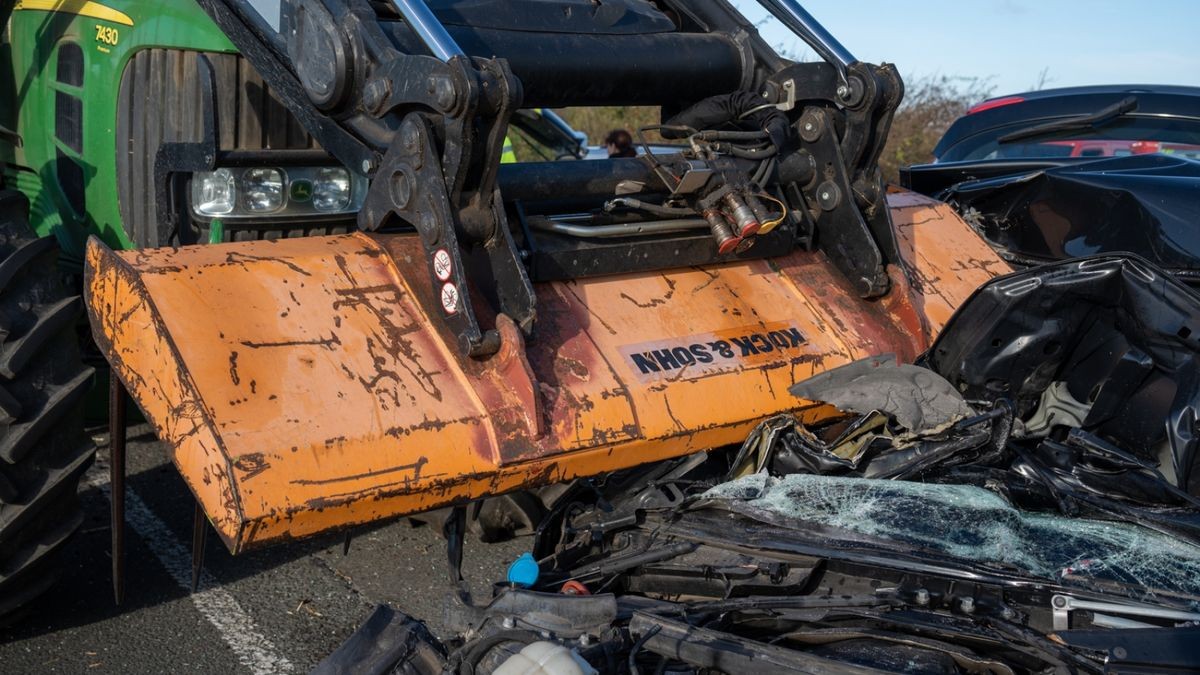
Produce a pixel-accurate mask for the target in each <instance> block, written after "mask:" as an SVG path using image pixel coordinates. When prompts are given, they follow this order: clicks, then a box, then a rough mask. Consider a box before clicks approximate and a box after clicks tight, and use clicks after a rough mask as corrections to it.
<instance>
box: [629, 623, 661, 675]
mask: <svg viewBox="0 0 1200 675" xmlns="http://www.w3.org/2000/svg"><path fill="white" fill-rule="evenodd" d="M661 630H662V626H654V627H653V628H651V629H650V630H648V631H646V634H645V635H643V636H642V637H640V638H638V640H637V642H635V643H633V647H631V648H630V649H629V672H630V673H631V674H632V675H640V672H639V671H638V667H637V655H638V652H640V651H642V647H644V646H646V643H647V642H649V641H650V638H652V637H654V636H655V635H658V632H659V631H661Z"/></svg>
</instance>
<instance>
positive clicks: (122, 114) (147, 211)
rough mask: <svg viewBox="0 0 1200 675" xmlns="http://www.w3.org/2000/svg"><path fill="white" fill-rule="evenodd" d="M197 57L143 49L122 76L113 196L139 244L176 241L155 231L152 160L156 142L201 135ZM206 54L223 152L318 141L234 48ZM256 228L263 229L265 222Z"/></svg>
mask: <svg viewBox="0 0 1200 675" xmlns="http://www.w3.org/2000/svg"><path fill="white" fill-rule="evenodd" d="M198 55H199V52H194V51H182V50H177V49H146V50H142V51H140V52H138V53H137V54H136V55H135V56H134V57H133V58H132V59H131V60H130V61H129V64H128V65H127V66H126V68H125V72H124V73H123V74H122V76H121V88H120V92H119V99H118V107H117V136H116V138H117V189H118V195H117V196H118V199H119V203H120V210H121V219H122V221H123V222H124V226H125V231H126V232H127V233H128V234H129V237H130V238H131V239H132V240H133V241H134V243H136V244H137V245H138V246H161V245H167V244H171V243H177V242H176V241H172V239H173V237H171V233H168V232H162V231H160V226H159V223H160V220H161V219H159V218H158V217H157V215H156V213H155V204H154V185H153V181H154V159H155V156H156V155H157V153H158V148H159V146H160V145H161V144H162V143H170V142H196V141H200V140H201V137H202V134H203V126H202V122H201V110H202V106H201V104H200V98H199V97H200V85H199V83H198V80H197V74H198V72H197V67H196V59H197V57H198ZM205 55H206V56H207V57H208V58H209V60H210V62H211V63H212V65H213V70H214V71H215V74H216V85H217V87H216V108H215V109H216V111H217V134H218V136H219V146H220V149H221V150H291V149H305V148H313V147H316V144H315V143H314V141H313V139H312V138H311V137H310V136H309V135H308V133H306V132H305V131H304V129H303V127H301V126H300V124H299V123H298V122H297V121H296V119H295V118H294V117H293V116H292V115H291V113H290V112H288V110H287V108H285V107H284V105H283V104H282V103H280V102H279V100H278V99H276V98H275V97H274V95H272V93H271V91H270V88H269V87H268V86H267V85H266V84H264V83H263V81H262V78H260V77H259V76H258V74H257V73H256V72H254V69H253V68H251V67H250V64H249V63H248V62H247V61H246V60H245V59H243V58H242V57H241V56H239V55H237V54H219V53H206V54H205ZM261 229H262V230H263V232H264V233H267V232H268V230H267V228H265V227H264V228H261ZM263 236H270V235H269V234H264V235H263ZM277 236H278V235H277ZM238 238H242V237H238Z"/></svg>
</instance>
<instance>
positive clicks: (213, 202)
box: [192, 169, 237, 216]
mask: <svg viewBox="0 0 1200 675" xmlns="http://www.w3.org/2000/svg"><path fill="white" fill-rule="evenodd" d="M236 202H237V187H236V186H235V185H234V181H233V172H232V171H230V170H229V169H217V170H216V171H203V172H200V173H197V174H196V175H195V176H193V177H192V208H193V209H195V211H196V213H197V214H199V215H202V216H223V215H225V214H227V213H230V212H232V211H233V206H234V204H235V203H236Z"/></svg>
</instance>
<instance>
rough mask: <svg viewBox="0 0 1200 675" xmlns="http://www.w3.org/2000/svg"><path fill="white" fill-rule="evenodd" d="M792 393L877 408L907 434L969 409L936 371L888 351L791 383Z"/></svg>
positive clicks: (856, 408)
mask: <svg viewBox="0 0 1200 675" xmlns="http://www.w3.org/2000/svg"><path fill="white" fill-rule="evenodd" d="M789 391H791V392H792V394H793V395H794V396H798V397H800V398H803V399H808V400H810V401H824V402H826V403H829V404H831V405H835V406H837V407H838V408H839V409H841V410H845V411H847V412H856V413H864V414H865V413H870V412H872V411H880V412H883V413H886V414H888V415H891V416H892V417H893V418H895V420H896V422H897V423H898V424H900V426H902V427H904V428H905V429H907V430H909V431H911V432H913V433H917V434H919V433H923V432H927V431H930V430H932V429H936V428H938V427H944V426H946V425H947V424H950V423H952V422H957V421H958V420H960V419H963V418H966V417H969V416H971V415H973V414H974V413H975V411H974V410H972V409H971V406H969V405H967V402H966V401H964V400H963V397H962V394H960V393H959V392H958V390H957V389H955V388H954V385H952V384H950V383H949V382H947V381H946V380H945V379H944V378H942V377H941V376H940V375H938V374H937V373H935V372H933V371H931V370H929V369H928V368H921V367H920V366H914V365H911V364H907V363H903V364H897V363H896V360H895V357H894V356H893V355H891V354H887V355H884V356H883V357H871V358H867V359H862V360H859V361H855V362H854V363H849V364H846V365H844V366H839V367H837V368H833V369H830V370H827V371H825V372H823V373H820V374H818V375H814V376H813V377H810V378H809V379H807V380H804V381H803V382H797V383H796V384H794V385H792V387H791V388H790V389H789Z"/></svg>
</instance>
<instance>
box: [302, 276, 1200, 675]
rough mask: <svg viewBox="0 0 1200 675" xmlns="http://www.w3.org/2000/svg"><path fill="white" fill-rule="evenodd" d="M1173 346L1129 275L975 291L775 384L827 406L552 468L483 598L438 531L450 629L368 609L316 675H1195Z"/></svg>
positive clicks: (1156, 305)
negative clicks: (659, 449) (626, 462)
mask: <svg viewBox="0 0 1200 675" xmlns="http://www.w3.org/2000/svg"><path fill="white" fill-rule="evenodd" d="M1198 356H1200V296H1198V295H1196V294H1195V293H1194V292H1193V291H1191V289H1189V288H1187V287H1186V286H1185V285H1183V284H1181V283H1180V282H1179V281H1178V280H1176V279H1174V278H1172V277H1171V275H1169V274H1167V273H1165V272H1163V271H1162V270H1160V269H1158V268H1155V267H1154V266H1153V265H1151V264H1150V263H1147V262H1145V261H1143V260H1139V259H1136V258H1128V257H1112V256H1109V257H1104V256H1101V257H1092V258H1086V259H1080V260H1073V261H1067V262H1060V263H1055V264H1051V265H1046V266H1043V267H1039V268H1037V269H1032V270H1026V271H1023V272H1018V273H1015V274H1012V275H1009V276H1006V277H1001V278H998V279H996V280H993V281H991V282H989V283H987V284H985V285H984V286H983V287H981V288H980V289H979V290H978V291H977V292H976V294H975V295H974V296H972V297H971V298H970V299H969V300H968V301H967V302H966V304H965V305H964V306H963V307H962V308H961V309H960V311H959V312H957V313H956V314H955V315H954V317H953V318H952V319H951V320H950V321H949V323H948V324H947V325H946V327H945V330H944V331H943V333H942V334H941V335H940V336H939V337H938V339H937V340H936V341H935V342H934V344H933V345H932V346H931V348H930V349H929V351H928V352H926V353H925V354H924V355H923V356H922V357H921V358H919V359H918V360H917V362H916V363H915V364H897V362H896V360H895V359H894V358H887V357H871V358H867V359H862V360H859V361H857V362H854V363H851V364H848V365H845V366H842V367H839V368H836V369H832V370H830V371H826V372H824V373H822V374H819V375H817V376H815V377H813V378H810V379H807V380H803V381H801V382H798V383H797V384H796V385H794V386H793V387H792V388H791V392H792V393H793V394H794V395H796V396H797V397H799V398H802V399H806V400H816V401H823V402H825V403H827V404H831V405H833V406H836V407H837V409H838V410H839V411H841V413H842V414H841V415H840V416H833V417H824V418H822V421H820V422H818V423H815V424H812V425H808V424H805V423H804V422H803V421H801V420H800V419H799V418H797V417H796V416H793V415H786V414H785V415H777V416H773V417H770V418H768V419H766V420H764V421H763V422H762V423H761V424H759V425H758V426H757V427H756V428H755V429H754V431H753V432H752V433H751V434H750V435H749V436H748V438H747V439H746V440H745V442H744V443H742V444H741V445H740V446H732V447H726V448H719V449H715V450H713V451H710V452H708V453H705V454H699V455H692V456H688V457H680V458H676V459H671V460H667V461H664V462H658V463H653V464H649V465H644V466H642V467H638V468H634V469H629V470H625V471H621V472H618V473H614V474H611V475H608V476H606V477H604V478H595V479H589V480H581V481H576V482H575V483H574V484H572V485H571V487H570V488H569V489H568V490H567V491H566V492H565V493H564V494H563V495H562V497H561V498H560V499H559V500H558V501H557V503H556V504H555V506H554V507H553V508H552V509H551V511H550V513H549V515H548V516H547V518H546V519H545V520H543V521H542V522H541V524H540V525H539V526H538V531H537V535H536V537H535V540H534V544H533V547H532V550H531V551H530V552H529V553H528V554H525V555H523V556H522V557H521V558H520V559H518V560H517V561H516V562H514V563H513V567H512V568H510V570H509V574H508V578H507V580H506V581H504V582H501V583H498V584H496V585H495V587H494V589H493V592H492V596H491V597H490V598H488V599H486V600H479V599H472V597H471V595H470V593H469V592H468V590H467V589H466V587H465V585H464V584H463V583H462V581H461V575H460V574H459V572H458V567H459V565H460V563H461V555H462V545H463V538H462V530H461V525H462V524H461V522H459V523H457V524H456V523H455V522H453V521H451V522H450V523H448V528H447V532H448V534H449V543H450V546H449V552H450V553H449V559H450V570H451V574H450V577H451V581H452V584H451V585H452V588H453V590H452V592H451V600H450V602H449V603H448V606H447V616H448V617H449V619H450V623H451V625H454V626H456V627H457V630H458V633H457V634H456V635H454V636H451V637H449V638H447V639H444V640H439V639H438V638H435V637H434V636H433V635H432V634H431V633H430V632H429V631H428V630H427V629H426V628H425V627H424V625H423V624H422V623H421V622H420V621H418V620H416V619H414V618H412V617H409V616H406V615H404V614H403V613H401V612H399V611H397V610H395V609H392V608H389V607H380V608H378V609H377V610H376V612H375V614H374V615H373V616H372V617H371V618H370V620H368V621H367V622H366V623H365V624H364V625H363V627H362V628H360V630H359V631H358V633H356V634H355V635H354V636H353V637H352V638H351V640H350V641H349V642H347V643H346V644H345V645H343V647H342V648H340V649H339V650H338V651H336V652H335V653H334V654H332V655H331V656H330V657H329V658H328V659H326V660H325V661H324V662H323V663H322V664H321V665H320V666H319V667H318V669H317V671H316V672H321V673H333V672H399V673H436V672H443V670H445V671H450V672H466V673H514V672H555V673H594V672H602V673H622V672H632V673H639V672H641V673H650V672H656V673H662V672H671V673H700V672H714V671H716V672H751V671H766V672H838V673H843V672H844V673H859V672H863V673H866V672H880V671H891V672H934V673H961V672H971V673H1029V672H1120V673H1125V672H1162V671H1179V672H1184V671H1194V670H1195V669H1196V668H1198V667H1200V623H1198V622H1200V527H1198V526H1200V499H1198V498H1197V496H1196V495H1197V493H1198V492H1200V472H1197V470H1196V467H1195V464H1196V454H1197V452H1196V451H1197V445H1198V443H1200V441H1198V440H1197V439H1198V438H1200V436H1198V434H1197V431H1198V430H1200V429H1198V427H1197V408H1198V407H1200V364H1198V362H1197V357H1198ZM539 664H540V665H539ZM539 667H540V668H541V670H537V668H539Z"/></svg>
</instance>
